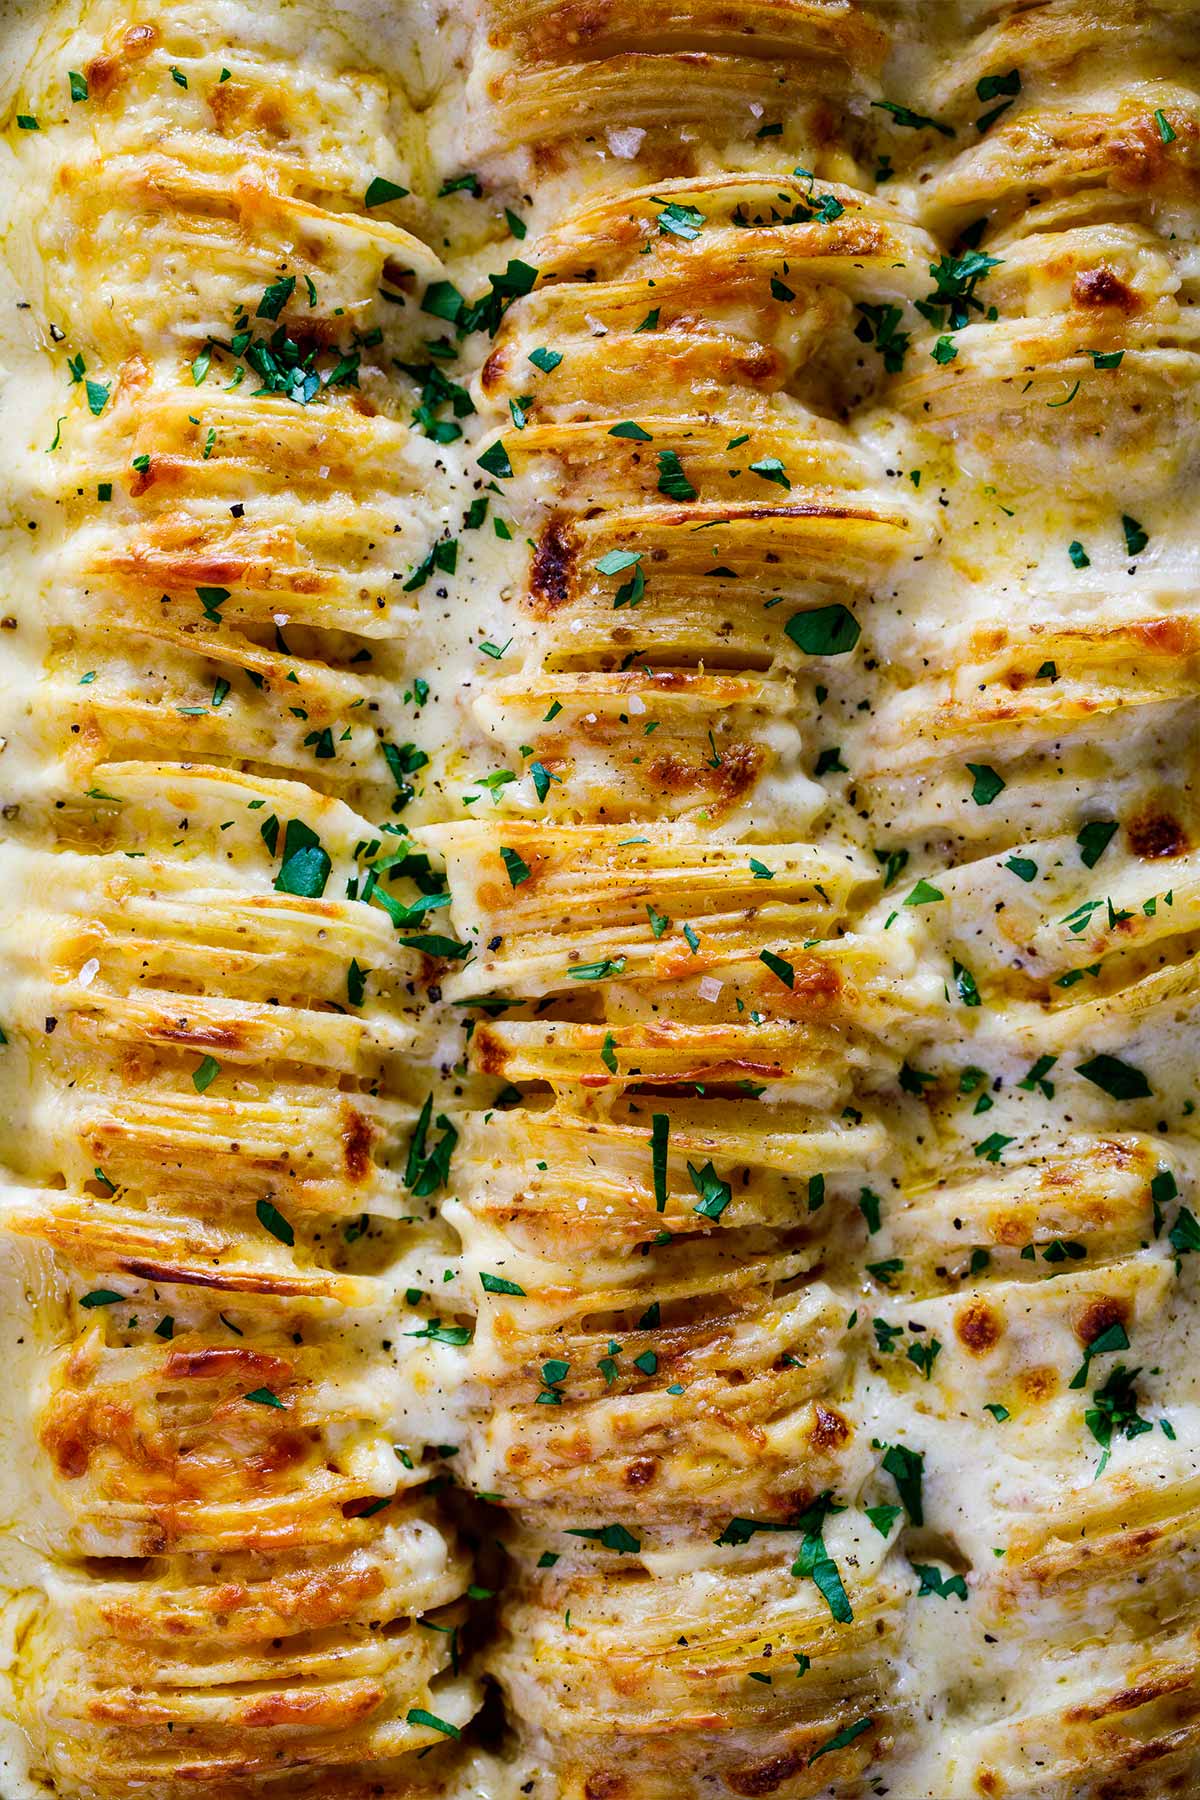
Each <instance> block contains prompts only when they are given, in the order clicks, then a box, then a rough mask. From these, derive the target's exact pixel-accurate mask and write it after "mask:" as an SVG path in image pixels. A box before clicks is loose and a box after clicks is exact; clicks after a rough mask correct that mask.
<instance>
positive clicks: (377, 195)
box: [363, 175, 408, 206]
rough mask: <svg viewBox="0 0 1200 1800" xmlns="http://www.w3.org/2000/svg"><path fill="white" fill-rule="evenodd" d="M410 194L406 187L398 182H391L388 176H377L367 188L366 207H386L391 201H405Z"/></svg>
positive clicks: (364, 203)
mask: <svg viewBox="0 0 1200 1800" xmlns="http://www.w3.org/2000/svg"><path fill="white" fill-rule="evenodd" d="M407 194H408V189H407V188H406V187H401V186H400V185H399V183H398V182H395V181H389V180H388V179H387V176H386V175H376V176H375V177H374V178H373V179H372V180H371V181H370V182H369V183H368V186H367V191H366V193H365V194H364V195H363V205H364V206H386V205H387V202H388V201H389V200H403V199H404V198H405V197H406V196H407Z"/></svg>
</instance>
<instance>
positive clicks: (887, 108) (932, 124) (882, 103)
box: [871, 100, 954, 138]
mask: <svg viewBox="0 0 1200 1800" xmlns="http://www.w3.org/2000/svg"><path fill="white" fill-rule="evenodd" d="M871 105H872V106H876V107H878V108H879V110H880V111H881V112H886V113H890V114H891V115H892V118H893V119H894V120H895V122H896V124H897V125H905V126H907V127H908V129H909V130H910V131H925V130H932V131H940V132H941V134H942V136H943V137H948V138H952V137H953V136H954V127H953V126H952V125H946V124H943V122H942V121H941V119H931V118H930V117H929V116H928V114H927V113H919V112H913V110H912V108H911V107H909V106H899V105H897V103H896V101H895V100H872V102H871Z"/></svg>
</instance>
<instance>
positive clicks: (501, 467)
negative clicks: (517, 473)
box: [475, 438, 513, 481]
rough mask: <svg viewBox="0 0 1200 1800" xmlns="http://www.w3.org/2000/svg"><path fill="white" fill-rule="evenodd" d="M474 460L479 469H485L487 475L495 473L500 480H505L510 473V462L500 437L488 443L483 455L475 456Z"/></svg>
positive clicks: (511, 469)
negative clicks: (492, 442)
mask: <svg viewBox="0 0 1200 1800" xmlns="http://www.w3.org/2000/svg"><path fill="white" fill-rule="evenodd" d="M475 460H476V462H477V463H478V465H479V467H480V468H481V469H486V470H487V472H488V474H489V475H495V476H496V477H497V478H498V479H499V480H500V481H507V480H508V479H509V477H510V476H511V475H512V472H513V468H512V464H511V463H510V462H509V460H508V451H507V450H506V449H505V448H504V440H503V439H502V438H497V439H496V441H495V443H494V444H489V445H488V448H487V449H486V450H485V451H484V453H483V455H482V456H477V457H476V458H475Z"/></svg>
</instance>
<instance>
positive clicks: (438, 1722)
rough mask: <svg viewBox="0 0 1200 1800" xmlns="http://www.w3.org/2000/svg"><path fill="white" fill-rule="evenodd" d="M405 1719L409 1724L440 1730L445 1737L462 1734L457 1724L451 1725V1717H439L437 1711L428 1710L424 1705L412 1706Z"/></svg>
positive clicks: (457, 1736) (454, 1736)
mask: <svg viewBox="0 0 1200 1800" xmlns="http://www.w3.org/2000/svg"><path fill="white" fill-rule="evenodd" d="M404 1720H405V1724H407V1725H427V1726H428V1727H429V1729H430V1730H431V1731H440V1732H441V1734H442V1736H443V1737H448V1738H460V1737H461V1736H462V1732H461V1731H460V1730H459V1729H458V1726H457V1725H451V1723H450V1721H449V1719H439V1718H438V1716H437V1714H436V1713H431V1712H427V1711H426V1709H425V1707H423V1706H410V1707H409V1709H408V1711H407V1713H405V1715H404Z"/></svg>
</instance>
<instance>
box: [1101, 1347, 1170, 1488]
mask: <svg viewBox="0 0 1200 1800" xmlns="http://www.w3.org/2000/svg"><path fill="white" fill-rule="evenodd" d="M1140 1374H1141V1370H1140V1369H1127V1368H1126V1367H1125V1365H1124V1363H1118V1364H1117V1367H1116V1368H1115V1369H1114V1370H1113V1371H1112V1373H1111V1375H1110V1376H1109V1377H1108V1380H1107V1381H1106V1382H1105V1383H1104V1385H1103V1386H1102V1387H1098V1388H1097V1389H1096V1390H1095V1392H1094V1393H1093V1395H1092V1404H1091V1405H1090V1406H1089V1407H1088V1408H1087V1410H1086V1412H1085V1413H1084V1415H1083V1418H1084V1423H1085V1424H1086V1426H1087V1428H1088V1430H1089V1431H1090V1432H1091V1434H1092V1436H1093V1437H1094V1438H1095V1440H1096V1442H1097V1443H1098V1444H1099V1445H1100V1448H1101V1450H1102V1451H1103V1452H1104V1454H1103V1456H1101V1458H1100V1467H1099V1468H1098V1469H1097V1470H1096V1477H1097V1479H1099V1477H1100V1476H1101V1475H1102V1474H1103V1473H1104V1470H1105V1467H1106V1465H1107V1463H1108V1459H1109V1456H1110V1454H1111V1449H1112V1441H1113V1438H1114V1436H1116V1437H1124V1438H1127V1439H1128V1438H1136V1437H1141V1436H1142V1434H1143V1432H1147V1431H1153V1430H1154V1425H1153V1423H1152V1421H1151V1420H1149V1419H1143V1418H1142V1416H1141V1414H1140V1413H1139V1412H1138V1396H1137V1392H1136V1389H1135V1387H1134V1383H1135V1381H1136V1380H1137V1378H1138V1376H1139V1375H1140Z"/></svg>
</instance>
